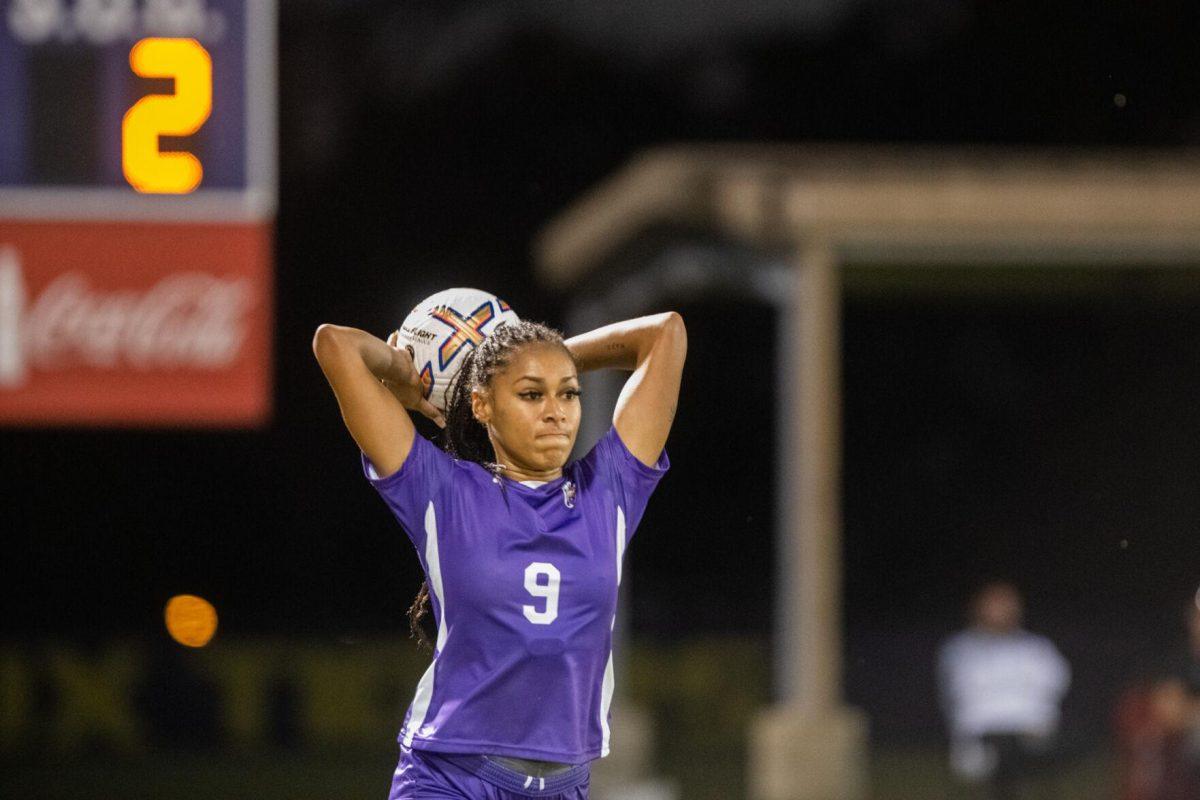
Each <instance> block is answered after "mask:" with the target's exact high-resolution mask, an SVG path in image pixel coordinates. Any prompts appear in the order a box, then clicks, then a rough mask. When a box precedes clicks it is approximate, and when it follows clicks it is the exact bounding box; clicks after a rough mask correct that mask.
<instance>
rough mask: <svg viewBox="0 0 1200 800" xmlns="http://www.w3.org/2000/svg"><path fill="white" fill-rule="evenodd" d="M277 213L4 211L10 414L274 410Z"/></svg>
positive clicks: (231, 422)
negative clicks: (64, 214)
mask: <svg viewBox="0 0 1200 800" xmlns="http://www.w3.org/2000/svg"><path fill="white" fill-rule="evenodd" d="M271 238H272V228H271V226H270V225H269V224H256V225H230V224H212V225H208V224H196V223H188V224H163V223H153V224H151V223H111V222H105V223H86V222H67V223H43V222H0V424H28V425H47V424H49V425H73V424H84V425H136V426H146V425H205V426H251V425H258V424H262V423H263V422H265V421H266V419H267V417H268V416H269V414H270V392H271V353H270V350H271V323H272V321H271V291H272V287H271V261H272V256H271Z"/></svg>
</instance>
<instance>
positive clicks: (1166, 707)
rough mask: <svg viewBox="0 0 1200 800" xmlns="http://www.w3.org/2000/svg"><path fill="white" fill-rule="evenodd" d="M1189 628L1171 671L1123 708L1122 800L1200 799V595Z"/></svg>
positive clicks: (1125, 699)
mask: <svg viewBox="0 0 1200 800" xmlns="http://www.w3.org/2000/svg"><path fill="white" fill-rule="evenodd" d="M1187 628H1188V637H1187V643H1186V645H1185V646H1184V647H1182V648H1180V649H1179V652H1177V653H1176V654H1175V655H1174V656H1172V657H1171V658H1170V659H1168V661H1167V663H1166V668H1165V669H1159V670H1158V671H1157V677H1156V678H1154V679H1153V680H1151V681H1148V682H1144V683H1142V684H1139V685H1135V686H1134V687H1132V688H1131V689H1129V690H1128V691H1126V692H1125V693H1124V695H1123V696H1122V698H1121V702H1120V704H1119V705H1118V707H1117V720H1116V722H1117V741H1118V745H1119V753H1120V760H1121V794H1120V797H1121V800H1200V593H1197V596H1196V599H1195V602H1192V603H1189V604H1188V609H1187Z"/></svg>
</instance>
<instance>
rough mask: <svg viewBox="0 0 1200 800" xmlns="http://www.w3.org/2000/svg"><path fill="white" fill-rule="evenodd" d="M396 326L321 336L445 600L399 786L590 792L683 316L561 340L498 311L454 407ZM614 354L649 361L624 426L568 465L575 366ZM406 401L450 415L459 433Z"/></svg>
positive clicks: (616, 425) (618, 364)
mask: <svg viewBox="0 0 1200 800" xmlns="http://www.w3.org/2000/svg"><path fill="white" fill-rule="evenodd" d="M391 341H392V342H393V344H394V341H395V339H394V338H393V339H392V340H391ZM393 344H389V343H387V342H384V341H381V340H380V339H377V338H375V337H374V336H371V335H370V334H368V333H365V332H363V331H360V330H355V329H353V328H344V327H339V326H333V325H322V326H321V327H320V328H319V329H318V330H317V333H316V336H315V338H314V340H313V349H314V351H315V353H316V356H317V360H318V361H319V362H320V365H321V368H322V370H323V371H324V373H325V376H326V378H327V379H328V380H329V383H330V386H331V387H332V388H333V392H334V394H335V395H336V396H337V401H338V405H339V406H340V407H341V411H342V418H343V420H344V421H345V423H346V427H347V428H348V429H349V431H350V435H351V436H352V437H353V438H354V441H355V442H356V443H357V444H358V446H359V448H360V449H361V450H362V453H363V457H362V459H363V468H364V471H365V473H366V475H367V478H368V479H369V480H370V482H371V483H372V484H373V485H374V486H375V488H376V489H377V490H378V491H379V493H380V495H381V496H382V497H383V499H384V501H385V502H386V503H387V505H388V506H389V507H390V508H391V510H392V512H393V513H394V514H395V516H396V518H397V519H398V520H399V522H400V524H401V525H402V526H403V527H404V529H405V531H407V533H408V535H409V537H410V538H411V539H412V542H413V545H414V546H415V547H416V549H417V553H418V555H419V557H420V559H421V565H422V567H424V570H425V575H426V584H425V587H423V589H422V593H421V595H418V602H417V603H416V604H414V612H410V614H412V615H413V616H414V617H417V618H419V617H420V615H421V614H422V613H423V611H424V609H425V608H426V607H427V606H430V605H431V606H432V613H433V618H434V620H435V621H436V628H437V637H436V643H435V650H434V657H433V663H432V664H430V666H429V669H428V670H427V671H426V672H425V675H424V676H423V677H422V678H421V680H420V682H419V684H418V686H417V690H416V694H415V697H414V698H413V702H412V705H411V706H410V707H409V710H408V714H407V715H406V717H405V721H404V726H403V729H402V731H401V734H400V737H399V738H400V763H399V766H398V767H397V769H396V772H395V776H394V778H393V781H392V788H391V794H390V800H412V799H415V798H429V797H438V798H458V799H460V800H467V799H468V798H469V800H509V799H510V798H525V797H543V798H544V797H553V798H563V800H585V798H586V797H587V795H588V776H589V772H588V769H589V768H588V764H589V762H591V761H592V760H593V759H596V758H599V757H602V756H604V755H607V753H608V746H609V705H610V703H611V701H612V695H613V662H612V627H613V620H614V615H615V612H616V603H617V586H618V583H619V582H620V579H621V562H622V557H623V555H624V551H625V547H626V546H627V545H628V543H629V540H630V538H631V537H632V535H633V532H634V531H635V530H636V528H637V525H638V522H639V521H640V520H641V517H642V513H643V512H644V510H645V508H646V504H647V502H648V500H649V498H650V495H651V493H652V492H653V491H654V488H655V486H656V485H657V484H658V481H659V480H660V479H661V478H662V476H663V474H664V473H665V472H666V470H667V468H668V461H667V455H666V451H665V450H664V446H665V444H666V440H667V434H668V432H669V431H670V428H671V423H672V420H673V418H674V415H675V408H676V404H677V401H678V397H679V384H680V377H681V373H682V371H683V364H684V358H685V356H686V352H687V335H686V331H685V329H684V325H683V321H682V319H681V318H680V316H679V315H678V314H676V313H674V312H668V313H665V314H659V315H655V316H649V317H641V318H638V319H633V320H629V321H626V322H620V323H616V324H613V325H608V326H605V327H602V328H599V329H597V330H594V331H591V332H590V333H585V334H582V335H580V336H575V337H573V338H571V339H567V340H565V341H564V340H563V338H562V336H561V335H560V334H559V333H557V332H556V331H553V330H551V329H549V328H547V327H545V326H542V325H538V324H536V323H531V322H520V323H516V324H510V325H505V326H502V327H500V328H498V329H496V330H495V331H493V332H492V333H491V334H490V335H489V336H487V338H485V339H484V340H483V342H482V343H480V344H479V345H478V346H477V347H475V348H474V349H473V350H471V351H470V352H469V353H468V354H467V355H466V358H465V361H464V364H463V366H462V368H461V371H460V373H459V374H458V376H457V378H456V380H455V383H454V385H453V387H452V392H451V396H450V399H449V400H448V401H447V408H446V411H445V414H444V415H443V414H442V413H441V412H439V411H438V409H437V408H435V407H434V406H433V405H432V404H430V403H429V402H428V401H427V400H425V399H424V398H423V396H422V390H421V385H420V381H419V378H418V375H417V371H416V369H415V368H414V366H413V362H412V358H411V356H410V355H409V354H408V353H407V352H406V351H405V350H404V349H402V348H398V347H395V346H393ZM601 368H616V369H624V370H632V373H633V374H632V375H631V377H630V378H629V379H628V380H627V381H626V383H625V387H624V389H623V391H622V392H621V395H620V399H619V400H618V401H617V405H616V409H615V411H614V413H613V426H612V427H611V428H610V429H609V431H608V432H607V433H606V434H605V435H604V436H603V437H602V438H601V439H600V441H599V442H597V443H596V445H595V447H593V448H592V449H591V451H590V452H588V454H587V455H585V456H584V457H583V458H581V459H579V460H578V461H575V462H573V463H571V464H567V458H568V456H569V454H570V452H571V448H572V446H573V445H574V443H575V436H576V434H577V432H578V427H579V420H580V389H579V373H580V372H586V371H588V370H593V369H601ZM406 409H407V410H406ZM409 410H411V411H416V412H419V413H421V414H424V415H425V416H427V417H429V418H431V419H433V420H434V421H435V422H437V423H438V424H439V425H441V426H443V427H444V428H445V430H444V431H443V433H444V439H445V443H446V444H445V446H446V450H445V451H443V450H440V449H438V448H437V447H435V446H434V445H433V444H431V443H430V442H429V441H428V440H426V439H425V438H423V437H422V436H420V435H419V434H418V433H417V431H416V430H415V428H414V426H413V422H412V420H411V419H410V418H409V416H408V411H409ZM417 621H418V619H414V620H413V623H414V627H417V626H416V622H417Z"/></svg>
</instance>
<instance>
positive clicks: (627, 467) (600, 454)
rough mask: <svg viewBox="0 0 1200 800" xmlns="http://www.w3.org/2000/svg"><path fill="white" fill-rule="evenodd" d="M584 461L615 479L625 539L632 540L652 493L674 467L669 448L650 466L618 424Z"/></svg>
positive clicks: (586, 464) (603, 474) (614, 484)
mask: <svg viewBox="0 0 1200 800" xmlns="http://www.w3.org/2000/svg"><path fill="white" fill-rule="evenodd" d="M583 462H584V464H585V466H586V467H589V468H590V469H592V470H594V471H595V473H596V474H597V475H599V476H601V477H602V478H604V479H606V480H608V481H609V482H611V484H612V486H613V490H614V491H615V492H616V494H617V497H618V500H619V502H620V504H621V508H622V511H623V512H624V514H625V539H626V541H628V540H629V539H630V538H632V536H633V534H634V531H636V530H637V526H638V523H639V522H641V520H642V514H643V513H645V511H646V506H647V505H648V504H649V502H650V495H652V494H654V490H655V488H656V487H657V486H658V482H659V481H660V480H662V477H663V475H665V474H666V473H667V470H668V469H670V467H671V461H670V459H669V458H667V451H666V450H665V449H664V450H663V451H662V453H660V454H659V456H658V459H657V460H656V461H655V462H654V464H653V465H651V466H647V465H646V464H643V463H642V462H641V461H639V460H638V457H637V456H635V455H634V454H633V453H631V452H629V448H628V447H626V446H625V442H623V441H621V437H620V435H619V434H618V433H617V428H616V426H615V425H614V426H613V427H611V428H609V429H608V432H607V433H606V434H604V436H602V437H601V438H600V441H598V442H596V446H595V447H593V448H592V450H591V452H589V453H588V454H587V455H586V456H584V457H583Z"/></svg>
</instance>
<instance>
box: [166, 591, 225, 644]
mask: <svg viewBox="0 0 1200 800" xmlns="http://www.w3.org/2000/svg"><path fill="white" fill-rule="evenodd" d="M163 616H164V617H165V618H166V621H167V633H169V634H171V638H172V639H174V640H175V641H177V642H179V643H180V644H181V645H184V646H185V647H204V645H206V644H208V643H209V642H210V641H212V638H213V636H214V635H215V634H216V632H217V610H216V609H215V608H213V605H212V603H210V602H208V601H207V600H205V599H204V598H203V597H196V595H194V594H177V595H175V596H174V597H172V598H171V599H170V600H168V601H167V608H166V611H165V612H164V615H163Z"/></svg>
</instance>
